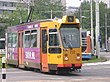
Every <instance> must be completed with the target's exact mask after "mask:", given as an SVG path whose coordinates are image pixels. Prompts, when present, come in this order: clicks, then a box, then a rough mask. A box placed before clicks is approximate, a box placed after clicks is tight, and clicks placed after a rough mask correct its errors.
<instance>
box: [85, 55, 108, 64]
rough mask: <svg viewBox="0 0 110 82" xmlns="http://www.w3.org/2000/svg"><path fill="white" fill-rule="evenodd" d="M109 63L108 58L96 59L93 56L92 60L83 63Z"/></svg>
mask: <svg viewBox="0 0 110 82" xmlns="http://www.w3.org/2000/svg"><path fill="white" fill-rule="evenodd" d="M105 61H107V59H106V58H104V57H100V59H98V58H96V56H92V59H91V60H83V63H95V62H105Z"/></svg>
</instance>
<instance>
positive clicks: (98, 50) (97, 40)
mask: <svg viewBox="0 0 110 82" xmlns="http://www.w3.org/2000/svg"><path fill="white" fill-rule="evenodd" d="M99 52H100V35H99V0H96V56H97V57H98V58H100V53H99Z"/></svg>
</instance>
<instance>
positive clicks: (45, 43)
mask: <svg viewBox="0 0 110 82" xmlns="http://www.w3.org/2000/svg"><path fill="white" fill-rule="evenodd" d="M46 33H47V32H46V30H42V52H43V53H47V41H46Z"/></svg>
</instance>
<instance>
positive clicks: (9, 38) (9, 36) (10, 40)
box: [8, 33, 13, 47]
mask: <svg viewBox="0 0 110 82" xmlns="http://www.w3.org/2000/svg"><path fill="white" fill-rule="evenodd" d="M12 40H13V38H12V33H8V47H12Z"/></svg>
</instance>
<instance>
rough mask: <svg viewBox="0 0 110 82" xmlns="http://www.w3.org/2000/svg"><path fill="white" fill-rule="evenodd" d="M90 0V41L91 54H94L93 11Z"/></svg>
mask: <svg viewBox="0 0 110 82" xmlns="http://www.w3.org/2000/svg"><path fill="white" fill-rule="evenodd" d="M90 1H91V5H90V6H91V43H92V54H94V30H93V12H92V0H90Z"/></svg>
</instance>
